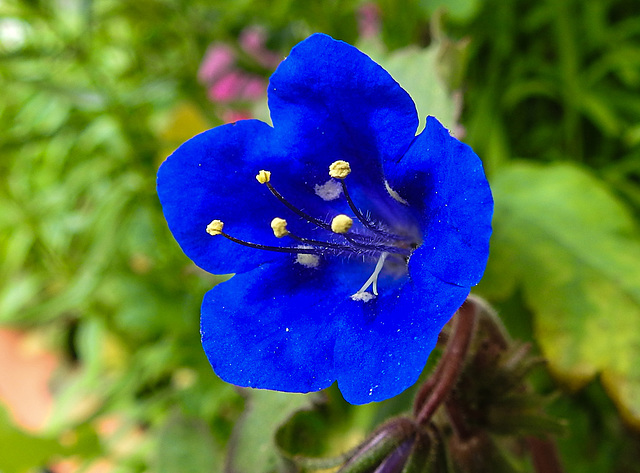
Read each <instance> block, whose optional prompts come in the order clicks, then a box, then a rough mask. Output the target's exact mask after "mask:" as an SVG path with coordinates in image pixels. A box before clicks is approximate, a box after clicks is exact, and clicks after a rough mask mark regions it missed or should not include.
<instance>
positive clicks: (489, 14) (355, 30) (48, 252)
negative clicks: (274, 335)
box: [0, 0, 640, 473]
mask: <svg viewBox="0 0 640 473" xmlns="http://www.w3.org/2000/svg"><path fill="white" fill-rule="evenodd" d="M314 32H324V33H328V34H330V35H332V36H334V37H335V38H338V39H343V40H345V41H347V42H349V43H351V44H355V45H357V46H359V47H360V48H361V49H362V50H364V51H365V52H367V53H368V54H370V55H371V56H372V57H374V58H375V59H376V60H378V61H379V62H380V63H381V64H383V65H384V66H385V67H386V68H387V69H388V70H389V71H390V72H391V73H392V75H394V77H395V78H396V79H397V80H398V81H399V82H400V83H401V84H402V85H403V86H404V87H405V88H406V89H407V90H408V91H409V92H410V93H411V94H412V96H413V97H414V99H415V100H416V103H417V105H418V110H419V112H420V115H421V117H422V118H421V119H422V120H424V116H425V115H426V114H433V115H436V116H438V117H439V118H440V119H441V120H442V121H443V122H444V123H445V124H446V125H447V126H448V127H449V128H450V129H451V130H452V131H453V132H454V133H455V135H456V136H457V137H459V138H461V139H463V140H464V141H465V142H467V143H469V144H470V145H471V146H472V147H473V148H474V149H475V151H476V152H477V153H478V154H479V155H480V156H481V157H482V158H483V160H484V163H485V166H486V170H487V173H488V175H489V178H490V180H491V182H492V186H493V189H494V193H495V199H496V214H495V221H494V224H495V234H494V237H493V240H492V254H491V259H490V263H489V268H488V270H487V274H486V277H485V279H484V280H483V282H482V283H481V285H480V286H479V287H478V288H477V290H476V291H475V292H477V293H478V294H480V295H482V296H484V297H486V298H487V299H489V301H490V302H492V303H494V304H495V305H496V306H497V307H498V308H499V311H500V314H501V316H502V318H503V320H504V321H505V323H506V325H507V327H508V328H509V329H510V331H511V333H512V334H513V335H514V336H515V337H518V338H520V339H523V340H528V341H531V342H532V343H533V344H534V346H535V349H536V350H537V351H539V352H540V353H541V354H542V355H544V356H545V357H547V359H548V364H547V366H546V368H543V369H540V370H538V372H536V373H535V376H534V379H533V381H532V382H533V383H534V385H535V386H536V389H537V390H539V391H540V392H541V393H548V394H553V395H555V396H556V398H555V400H553V402H552V404H551V405H550V408H549V412H550V413H552V414H553V415H557V416H559V417H561V418H563V419H565V420H566V421H567V425H568V428H567V432H566V433H565V435H564V436H562V437H561V438H560V439H559V441H558V445H559V449H560V453H561V456H562V461H563V463H564V465H565V467H566V470H567V471H577V472H584V473H589V472H594V473H595V472H598V473H602V472H634V471H640V436H639V434H638V432H639V430H638V429H639V428H640V231H639V227H638V218H639V216H640V2H638V1H637V0H592V1H583V0H538V1H532V0H449V1H445V0H407V1H403V2H397V1H395V0H378V1H370V2H363V1H355V0H343V1H333V0H318V1H304V2H302V1H295V0H271V1H269V2H267V1H260V0H238V1H227V0H138V1H135V2H126V1H117V0H21V1H18V0H0V91H1V92H0V472H1V473H23V472H30V473H35V472H53V473H69V472H89V473H101V472H118V473H133V472H155V473H170V472H181V473H190V472H194V473H202V472H217V471H224V470H225V468H226V471H229V472H241V473H244V472H249V471H251V472H258V473H268V472H272V471H285V470H284V468H285V463H283V461H282V459H281V457H280V456H279V455H278V451H279V449H282V448H284V447H283V446H285V447H286V450H287V451H289V452H304V453H305V454H313V455H323V454H330V453H336V452H340V451H344V450H346V449H347V448H348V447H350V446H353V445H354V444H355V443H356V442H358V440H361V439H362V437H363V435H365V433H366V432H368V431H370V430H371V429H372V428H374V427H375V426H376V425H377V424H378V423H379V422H380V421H381V420H382V419H384V418H386V417H387V416H388V415H390V414H392V413H396V412H401V411H403V410H405V409H407V408H408V407H409V406H410V402H411V395H412V392H411V391H410V392H407V393H405V394H403V395H401V396H399V397H398V398H395V399H392V400H390V401H387V402H385V403H380V404H374V405H367V406H360V407H354V406H348V405H346V404H345V403H344V401H343V400H342V399H341V397H340V394H339V392H338V391H337V390H335V389H330V390H328V392H327V393H326V403H325V404H323V405H322V406H321V407H317V408H316V410H317V409H320V410H321V412H320V414H317V412H316V415H308V416H306V417H305V416H302V417H300V416H298V417H300V418H299V419H298V421H297V424H296V425H294V426H292V425H290V424H291V422H289V424H288V425H287V427H286V428H281V427H282V425H283V423H284V422H285V421H286V420H287V419H288V417H289V416H290V414H292V413H294V412H296V411H298V410H300V409H301V408H307V409H308V408H311V407H312V404H313V403H314V402H317V400H315V401H311V400H310V399H309V397H308V396H300V395H283V394H279V393H268V392H260V391H256V392H254V393H252V394H247V393H244V392H241V391H238V390H237V389H235V388H234V387H233V386H231V385H228V384H225V383H223V382H222V381H220V380H219V379H218V378H217V377H216V376H215V375H214V374H213V372H212V370H211V368H210V366H209V364H208V363H207V360H206V358H205V356H204V353H203V352H202V349H201V346H200V342H199V333H198V330H199V327H198V324H199V320H198V319H199V306H200V302H201V300H202V296H203V294H204V293H205V291H207V290H208V289H209V288H211V287H212V286H213V285H214V284H216V283H217V282H219V280H220V279H219V278H218V277H216V276H212V275H209V274H206V273H204V272H202V271H201V270H199V269H198V268H196V267H195V266H194V265H193V264H192V263H191V262H190V261H189V260H188V259H187V258H186V257H185V256H184V255H183V254H182V252H181V251H180V249H179V248H178V246H177V244H176V243H175V242H174V240H173V238H172V237H171V235H170V233H169V231H168V229H167V227H166V224H165V222H164V219H163V216H162V212H161V208H160V205H159V202H158V200H157V197H156V193H155V175H156V170H157V168H158V166H159V165H160V163H161V162H162V160H163V159H164V158H165V157H166V156H167V155H168V154H169V153H170V152H171V151H172V150H173V149H175V147H177V146H178V145H179V144H180V143H181V142H183V141H184V140H186V139H188V138H189V137H191V136H193V135H194V134H196V133H198V132H200V131H203V130H205V129H207V128H211V127H213V126H216V125H219V124H222V123H225V122H228V121H234V120H238V119H241V118H246V117H252V116H255V117H260V118H263V119H267V117H268V112H267V109H266V102H265V100H266V99H265V91H266V86H267V81H268V77H269V75H270V74H271V72H273V70H274V69H275V67H276V66H277V64H278V63H279V61H280V60H282V59H283V58H284V56H285V55H286V54H287V52H288V51H289V50H290V48H291V47H292V46H293V45H294V44H296V43H297V42H299V41H300V40H302V39H304V38H305V37H307V36H308V35H310V34H311V33H314ZM292 432H294V433H295V434H292ZM230 446H231V447H232V448H229V447H230ZM517 467H518V468H520V469H519V470H516V471H530V466H528V464H527V463H526V462H523V463H522V465H517Z"/></svg>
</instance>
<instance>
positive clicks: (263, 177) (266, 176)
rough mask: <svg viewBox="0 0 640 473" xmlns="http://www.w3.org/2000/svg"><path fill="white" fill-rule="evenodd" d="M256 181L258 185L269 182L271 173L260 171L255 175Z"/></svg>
mask: <svg viewBox="0 0 640 473" xmlns="http://www.w3.org/2000/svg"><path fill="white" fill-rule="evenodd" d="M256 179H257V180H258V182H259V183H260V184H266V183H267V182H269V181H270V180H271V171H265V170H264V169H262V170H261V171H260V172H259V173H258V174H257V175H256Z"/></svg>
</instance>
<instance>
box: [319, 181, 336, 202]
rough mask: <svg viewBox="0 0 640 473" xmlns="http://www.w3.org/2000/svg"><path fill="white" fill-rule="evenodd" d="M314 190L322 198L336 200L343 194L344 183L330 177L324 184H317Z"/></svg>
mask: <svg viewBox="0 0 640 473" xmlns="http://www.w3.org/2000/svg"><path fill="white" fill-rule="evenodd" d="M313 190H314V191H315V192H316V195H317V196H318V197H320V198H321V199H322V200H326V201H329V200H336V199H337V198H338V197H340V194H342V184H340V182H338V181H336V180H335V179H329V180H328V181H327V182H325V183H324V184H322V185H320V184H316V185H315V186H314V188H313Z"/></svg>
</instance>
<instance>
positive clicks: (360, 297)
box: [351, 292, 376, 302]
mask: <svg viewBox="0 0 640 473" xmlns="http://www.w3.org/2000/svg"><path fill="white" fill-rule="evenodd" d="M375 298H376V296H374V295H373V294H371V293H370V292H356V293H355V294H354V295H353V296H351V299H352V300H354V301H362V302H369V301H370V300H371V299H375Z"/></svg>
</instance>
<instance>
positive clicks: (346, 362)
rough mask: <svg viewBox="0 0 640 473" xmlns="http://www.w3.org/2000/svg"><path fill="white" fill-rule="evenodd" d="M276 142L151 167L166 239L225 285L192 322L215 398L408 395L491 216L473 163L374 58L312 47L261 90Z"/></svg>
mask: <svg viewBox="0 0 640 473" xmlns="http://www.w3.org/2000/svg"><path fill="white" fill-rule="evenodd" d="M268 96H269V109H270V112H271V119H272V121H273V126H270V125H267V124H266V123H263V122H261V121H257V120H243V121H239V122H236V123H233V124H228V125H223V126H220V127H217V128H214V129H212V130H209V131H207V132H204V133H202V134H200V135H198V136H196V137H194V138H192V139H191V140H189V141H187V142H186V143H184V144H183V145H182V146H180V148H178V150H176V151H175V152H174V153H173V154H172V155H171V156H170V157H169V158H168V159H167V160H166V161H165V162H164V164H163V165H162V166H161V168H160V171H159V172H158V194H159V196H160V201H161V203H162V206H163V210H164V214H165V217H166V219H167V222H168V224H169V228H170V229H171V231H172V233H173V235H174V236H175V238H176V240H177V241H178V243H179V244H180V246H181V247H182V249H183V251H184V252H185V253H186V254H187V256H189V258H191V259H192V260H193V261H194V262H195V263H196V264H197V265H198V266H200V267H201V268H203V269H205V270H206V271H209V272H211V273H214V274H225V273H235V276H233V277H232V278H231V279H230V280H229V281H227V282H224V283H221V284H219V285H217V286H215V287H214V288H213V289H211V290H210V291H209V292H208V293H207V294H206V296H205V298H204V302H203V305H202V313H201V334H202V343H203V346H204V350H205V352H206V354H207V356H208V358H209V361H210V362H211V365H212V366H213V369H214V371H215V372H216V373H217V374H218V375H219V376H220V377H221V378H222V379H223V380H225V381H228V382H230V383H233V384H236V385H239V386H248V387H255V388H265V389H274V390H279V391H288V392H310V391H317V390H320V389H323V388H326V387H328V386H329V385H331V384H332V383H333V382H334V381H336V380H337V382H338V386H339V388H340V390H341V392H342V394H343V396H344V397H345V399H346V400H347V401H349V402H351V403H354V404H362V403H366V402H370V401H380V400H384V399H387V398H390V397H392V396H395V395H396V394H398V393H400V392H402V391H403V390H405V389H406V388H407V387H409V386H410V385H412V384H413V383H415V381H416V380H417V378H418V376H419V374H420V372H421V371H422V369H423V368H424V365H425V363H426V360H427V357H428V356H429V353H430V352H431V350H432V349H433V347H434V345H435V343H436V339H437V337H438V334H439V332H440V330H441V329H442V327H443V325H444V324H445V323H446V322H447V321H448V320H449V319H450V318H451V316H452V315H453V314H454V313H455V311H456V310H457V309H458V308H459V307H460V305H461V304H462V303H463V302H464V300H465V298H466V297H467V295H468V294H469V291H470V287H471V286H473V285H475V284H477V282H478V281H479V280H480V277H481V276H482V273H483V272H484V268H485V265H486V262H487V257H488V246H489V236H490V234H491V215H492V212H493V201H492V197H491V192H490V190H489V186H488V184H487V180H486V178H485V175H484V172H483V168H482V164H481V162H480V160H479V158H478V157H477V156H476V155H475V154H474V152H473V151H472V150H471V148H469V147H468V146H467V145H465V144H463V143H461V142H460V141H458V140H457V139H455V138H453V137H452V136H450V134H449V132H448V131H447V130H446V129H445V128H444V127H443V126H442V125H441V124H440V123H439V122H438V121H437V120H436V119H435V118H433V117H429V118H428V119H427V122H426V127H425V128H424V130H423V131H422V132H421V133H420V134H419V135H417V136H416V135H415V133H416V130H417V127H418V117H417V113H416V108H415V105H414V103H413V101H412V99H411V98H410V96H409V95H408V94H407V92H405V91H404V90H403V89H402V88H401V87H400V86H399V85H398V83H396V82H395V81H394V80H393V79H392V77H391V76H390V75H389V74H388V73H387V72H386V71H385V70H384V69H382V68H381V67H380V66H379V65H378V64H376V63H375V62H373V61H372V60H371V59H370V58H369V57H368V56H366V55H365V54H363V53H361V52H360V51H358V50H357V49H356V48H354V47H352V46H349V45H348V44H345V43H343V42H341V41H336V40H334V39H332V38H330V37H328V36H326V35H322V34H316V35H313V36H311V37H309V38H308V39H306V40H305V41H303V42H301V43H300V44H298V45H297V46H295V47H294V48H293V50H292V51H291V54H290V55H289V56H288V57H287V58H286V59H285V60H284V61H283V62H282V63H281V64H280V66H279V67H278V68H277V70H276V71H275V73H274V74H273V76H272V77H271V80H270V83H269V89H268Z"/></svg>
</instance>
